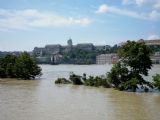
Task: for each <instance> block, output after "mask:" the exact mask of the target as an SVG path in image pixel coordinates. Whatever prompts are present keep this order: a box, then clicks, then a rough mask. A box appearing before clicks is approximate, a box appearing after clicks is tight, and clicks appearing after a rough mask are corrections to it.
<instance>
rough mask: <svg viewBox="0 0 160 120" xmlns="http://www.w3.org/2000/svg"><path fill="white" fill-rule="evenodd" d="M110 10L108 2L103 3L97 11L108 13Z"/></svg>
mask: <svg viewBox="0 0 160 120" xmlns="http://www.w3.org/2000/svg"><path fill="white" fill-rule="evenodd" d="M106 12H108V6H107V5H106V4H103V5H101V6H100V7H99V9H98V10H97V11H96V13H106Z"/></svg>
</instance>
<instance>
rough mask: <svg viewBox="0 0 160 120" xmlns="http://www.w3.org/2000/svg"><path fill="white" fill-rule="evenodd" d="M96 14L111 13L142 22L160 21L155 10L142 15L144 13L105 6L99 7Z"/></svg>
mask: <svg viewBox="0 0 160 120" xmlns="http://www.w3.org/2000/svg"><path fill="white" fill-rule="evenodd" d="M102 8H103V9H102ZM96 13H99V14H100V13H112V14H116V15H122V16H127V17H132V18H138V19H143V20H160V13H159V12H158V11H156V10H153V11H151V12H149V13H144V12H142V13H139V12H136V11H131V10H127V9H121V8H117V7H115V6H108V5H106V4H103V5H101V6H99V8H98V10H97V11H96Z"/></svg>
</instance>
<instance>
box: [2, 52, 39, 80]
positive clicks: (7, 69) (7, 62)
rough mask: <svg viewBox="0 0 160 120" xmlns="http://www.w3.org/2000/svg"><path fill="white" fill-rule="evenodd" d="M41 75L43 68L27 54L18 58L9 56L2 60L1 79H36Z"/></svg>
mask: <svg viewBox="0 0 160 120" xmlns="http://www.w3.org/2000/svg"><path fill="white" fill-rule="evenodd" d="M39 75H41V68H40V67H39V66H38V65H37V63H36V60H35V59H34V58H33V57H31V56H30V55H29V54H28V53H27V52H24V53H22V54H21V55H20V56H18V57H16V56H14V55H7V56H6V57H4V58H1V59H0V77H3V78H6V77H9V78H22V79H34V78H35V77H36V76H39Z"/></svg>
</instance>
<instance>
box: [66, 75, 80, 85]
mask: <svg viewBox="0 0 160 120" xmlns="http://www.w3.org/2000/svg"><path fill="white" fill-rule="evenodd" d="M69 79H70V81H72V83H73V84H74V85H82V84H83V82H82V80H81V76H79V75H76V74H74V73H71V74H70V76H69Z"/></svg>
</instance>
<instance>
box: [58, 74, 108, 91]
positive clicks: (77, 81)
mask: <svg viewBox="0 0 160 120" xmlns="http://www.w3.org/2000/svg"><path fill="white" fill-rule="evenodd" d="M69 83H72V84H73V85H86V86H94V87H100V86H102V87H105V88H109V87H110V84H109V83H108V81H107V79H106V76H96V77H94V76H89V77H88V78H87V76H86V74H85V73H84V74H83V76H79V75H76V74H74V73H71V74H70V76H69V80H67V79H65V78H58V79H57V80H56V81H55V84H69Z"/></svg>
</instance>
